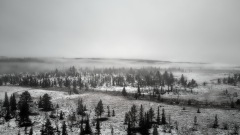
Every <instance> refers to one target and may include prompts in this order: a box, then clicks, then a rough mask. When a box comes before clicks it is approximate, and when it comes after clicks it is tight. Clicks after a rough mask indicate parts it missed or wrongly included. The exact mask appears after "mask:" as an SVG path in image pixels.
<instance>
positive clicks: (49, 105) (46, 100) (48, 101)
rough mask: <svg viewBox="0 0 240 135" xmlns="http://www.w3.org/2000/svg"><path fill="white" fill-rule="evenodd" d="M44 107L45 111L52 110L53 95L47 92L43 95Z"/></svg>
mask: <svg viewBox="0 0 240 135" xmlns="http://www.w3.org/2000/svg"><path fill="white" fill-rule="evenodd" d="M42 107H43V110H44V111H51V110H52V102H51V97H50V96H49V95H48V94H47V93H46V94H44V95H43V97H42Z"/></svg>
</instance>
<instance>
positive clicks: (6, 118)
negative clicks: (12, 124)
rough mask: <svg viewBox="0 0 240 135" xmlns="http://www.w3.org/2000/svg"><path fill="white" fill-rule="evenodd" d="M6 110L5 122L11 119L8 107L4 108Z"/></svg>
mask: <svg viewBox="0 0 240 135" xmlns="http://www.w3.org/2000/svg"><path fill="white" fill-rule="evenodd" d="M6 109H7V113H6V115H5V120H6V121H9V120H10V119H11V118H12V117H11V114H10V109H9V107H7V108H6Z"/></svg>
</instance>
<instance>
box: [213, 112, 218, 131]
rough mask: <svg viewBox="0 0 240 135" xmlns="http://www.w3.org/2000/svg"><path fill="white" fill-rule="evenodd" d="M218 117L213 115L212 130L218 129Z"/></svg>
mask: <svg viewBox="0 0 240 135" xmlns="http://www.w3.org/2000/svg"><path fill="white" fill-rule="evenodd" d="M218 126H219V125H218V117H217V114H216V115H215V120H214V124H213V128H218Z"/></svg>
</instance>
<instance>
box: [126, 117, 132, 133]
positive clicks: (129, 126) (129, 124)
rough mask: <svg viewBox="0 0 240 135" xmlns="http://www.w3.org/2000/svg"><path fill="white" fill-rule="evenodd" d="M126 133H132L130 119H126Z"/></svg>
mask: <svg viewBox="0 0 240 135" xmlns="http://www.w3.org/2000/svg"><path fill="white" fill-rule="evenodd" d="M127 135H132V131H131V123H130V120H129V121H128V127H127Z"/></svg>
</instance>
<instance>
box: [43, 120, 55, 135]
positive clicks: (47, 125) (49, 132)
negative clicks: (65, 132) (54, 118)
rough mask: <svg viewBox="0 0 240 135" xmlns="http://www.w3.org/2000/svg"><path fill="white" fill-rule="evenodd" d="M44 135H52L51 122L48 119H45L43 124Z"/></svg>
mask: <svg viewBox="0 0 240 135" xmlns="http://www.w3.org/2000/svg"><path fill="white" fill-rule="evenodd" d="M44 133H45V134H47V135H54V131H53V127H52V124H51V121H50V120H49V119H47V121H46V123H45V129H44Z"/></svg>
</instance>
